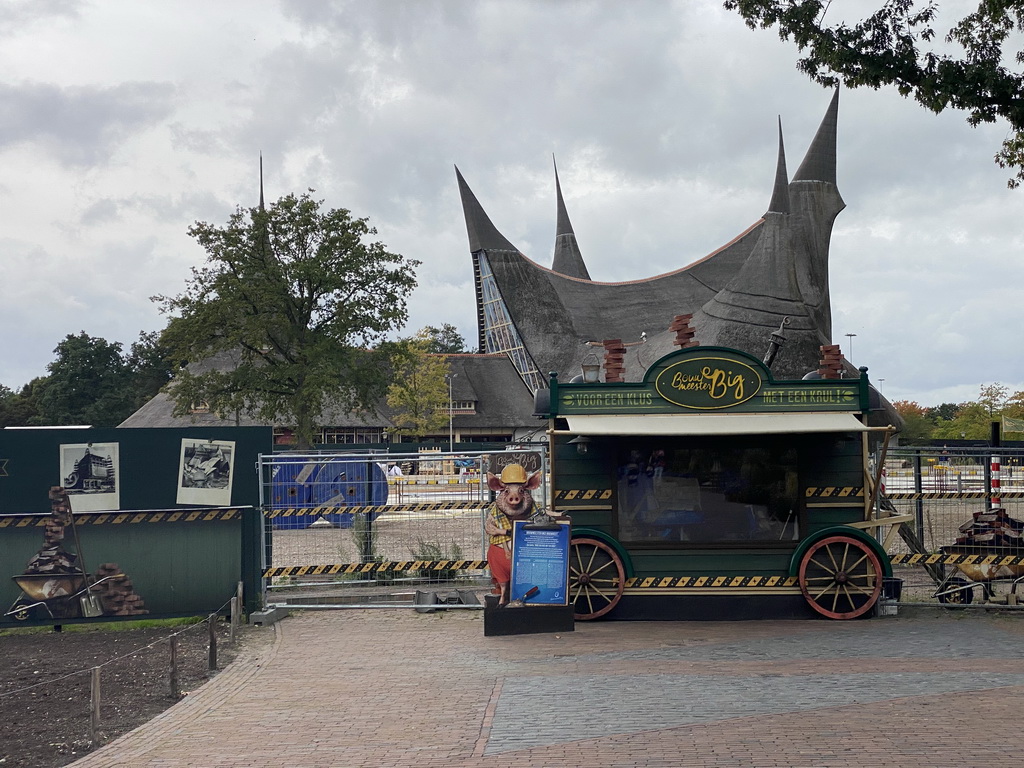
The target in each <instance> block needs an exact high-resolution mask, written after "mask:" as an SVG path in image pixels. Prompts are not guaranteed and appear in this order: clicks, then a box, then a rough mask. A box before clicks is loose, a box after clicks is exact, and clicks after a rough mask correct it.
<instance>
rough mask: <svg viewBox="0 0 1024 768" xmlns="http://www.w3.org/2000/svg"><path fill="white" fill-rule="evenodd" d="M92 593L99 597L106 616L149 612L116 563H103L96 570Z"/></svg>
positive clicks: (139, 614)
mask: <svg viewBox="0 0 1024 768" xmlns="http://www.w3.org/2000/svg"><path fill="white" fill-rule="evenodd" d="M92 594H94V595H96V596H97V597H98V598H99V599H100V603H101V604H102V605H103V613H104V615H106V616H141V615H142V614H144V613H149V611H148V610H147V609H146V604H145V603H144V602H143V600H142V598H141V597H140V596H139V595H138V594H136V592H135V588H134V587H133V586H132V582H131V579H129V578H128V577H127V576H125V575H124V574H123V573H121V569H120V567H119V566H118V565H117V563H103V565H101V566H100V567H99V569H97V571H96V584H95V586H94V587H93V588H92Z"/></svg>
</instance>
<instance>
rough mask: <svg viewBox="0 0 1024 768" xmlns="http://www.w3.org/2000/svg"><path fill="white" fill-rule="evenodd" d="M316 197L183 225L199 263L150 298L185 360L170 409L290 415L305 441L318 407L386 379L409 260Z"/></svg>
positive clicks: (410, 271)
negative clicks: (170, 288) (202, 406)
mask: <svg viewBox="0 0 1024 768" xmlns="http://www.w3.org/2000/svg"><path fill="white" fill-rule="evenodd" d="M310 192H312V190H310ZM321 206H322V201H318V200H315V199H313V197H312V196H311V195H310V194H309V193H306V194H303V195H302V196H300V197H296V196H294V195H288V196H286V197H283V198H281V199H280V200H278V201H277V202H276V203H274V204H272V205H271V206H270V207H269V208H268V209H266V210H264V209H263V208H262V207H260V208H253V209H251V210H248V211H243V210H242V209H239V210H237V211H236V212H235V213H233V214H232V215H231V217H230V218H229V219H228V222H227V224H226V225H225V226H223V227H220V226H215V225H212V224H207V223H204V222H198V223H196V224H195V225H194V226H193V227H191V228H190V229H189V234H190V235H191V236H192V237H194V238H195V239H196V241H197V242H198V243H199V244H200V245H201V246H202V247H203V248H204V249H205V250H206V253H207V257H208V258H207V262H206V265H205V266H204V267H202V268H195V269H193V270H192V277H191V279H190V280H189V281H188V283H187V288H186V290H185V291H184V292H183V293H181V294H180V295H178V296H174V297H166V296H156V297H154V300H155V301H157V302H159V303H160V304H161V307H162V309H163V311H165V312H168V313H170V314H171V315H172V319H171V321H170V322H169V323H168V326H167V329H166V330H165V331H164V334H163V336H162V341H163V342H164V343H165V344H167V346H168V347H169V349H170V356H171V357H172V358H173V359H175V360H177V361H180V362H181V363H191V364H194V365H192V366H190V367H188V368H186V369H184V370H182V371H180V372H179V373H178V374H177V375H176V377H175V381H174V384H173V385H172V386H171V388H170V389H169V390H168V391H169V393H170V395H171V397H172V398H173V399H174V401H175V412H176V413H177V414H185V413H187V412H188V411H189V408H190V406H191V404H192V403H195V402H200V401H204V402H206V403H207V404H208V405H209V406H210V408H211V410H214V411H217V412H220V413H236V412H244V413H248V414H250V415H252V416H253V417H254V418H259V419H262V420H264V421H270V422H277V423H290V424H292V425H294V427H295V434H296V438H297V445H298V447H300V448H308V447H310V446H311V445H312V443H313V437H314V432H315V430H316V428H317V426H318V425H317V421H318V419H319V417H320V414H321V413H322V411H323V409H324V408H325V406H327V405H331V406H334V407H340V408H342V409H344V410H347V411H350V412H351V411H357V410H362V409H366V408H369V407H370V406H371V405H372V404H373V403H374V402H375V400H376V399H377V398H379V394H380V392H382V391H384V390H385V389H386V386H387V380H388V375H389V365H390V357H391V354H392V350H393V344H389V343H386V342H384V341H383V340H384V338H385V336H386V334H387V333H389V332H390V331H393V330H394V329H395V328H396V327H401V325H402V324H403V323H404V322H405V320H406V318H407V310H406V300H407V298H408V296H409V294H410V292H411V291H412V289H413V288H414V287H415V286H416V278H415V274H414V273H415V268H416V267H418V266H419V262H418V261H415V260H413V259H408V258H405V257H403V256H401V255H400V254H396V253H391V252H389V251H388V250H387V249H386V248H385V246H384V245H383V244H382V243H380V242H368V239H369V238H370V237H371V236H373V235H376V234H377V230H376V229H374V228H372V227H371V226H370V225H369V223H368V221H367V219H360V218H354V217H353V216H352V214H351V213H350V212H349V211H347V210H345V209H344V208H335V209H331V210H327V211H325V210H322V208H321ZM375 344H376V346H374V345H375ZM226 358H230V364H227V365H218V364H217V361H218V360H219V359H220V360H223V359H226ZM200 364H201V365H200Z"/></svg>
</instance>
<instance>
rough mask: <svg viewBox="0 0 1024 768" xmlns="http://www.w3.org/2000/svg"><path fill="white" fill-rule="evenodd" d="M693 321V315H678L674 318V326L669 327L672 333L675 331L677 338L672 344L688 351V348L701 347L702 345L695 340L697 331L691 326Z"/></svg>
mask: <svg viewBox="0 0 1024 768" xmlns="http://www.w3.org/2000/svg"><path fill="white" fill-rule="evenodd" d="M691 320H693V315H692V314H689V315H676V316H675V317H673V318H672V324H671V325H669V327H668V329H669V330H670V331H675V334H676V338H675V341H673V342H672V343H673V344H675V345H676V346H677V347H679V348H680V349H686V348H687V347H699V346H700V343H699V342H698V341H697V340H696V339H695V338H693V337H694V334H695V331H694V330H693V327H692V326H691V325H690V321H691Z"/></svg>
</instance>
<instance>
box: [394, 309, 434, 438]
mask: <svg viewBox="0 0 1024 768" xmlns="http://www.w3.org/2000/svg"><path fill="white" fill-rule="evenodd" d="M430 343H431V339H430V334H429V328H425V329H423V330H422V331H420V332H419V334H417V336H416V338H415V339H409V340H406V342H405V350H404V353H403V355H402V356H401V357H399V358H397V359H396V361H395V369H394V375H393V378H392V381H391V384H390V385H389V386H388V390H387V403H388V407H390V408H391V410H392V413H393V415H392V420H393V421H394V423H395V427H396V428H397V429H398V431H399V433H400V434H406V435H410V436H412V437H422V436H423V435H427V434H431V433H433V432H438V431H439V430H441V429H443V428H444V427H445V426H446V425H447V424H448V416H449V415H448V382H447V379H446V376H447V374H448V373H449V368H448V361H447V359H446V358H445V357H444V356H443V355H436V354H432V353H431V352H429V351H428V350H429V349H430Z"/></svg>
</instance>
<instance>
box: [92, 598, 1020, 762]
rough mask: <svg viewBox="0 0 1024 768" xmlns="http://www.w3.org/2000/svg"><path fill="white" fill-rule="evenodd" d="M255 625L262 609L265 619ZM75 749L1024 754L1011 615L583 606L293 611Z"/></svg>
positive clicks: (101, 756) (368, 754) (273, 757)
mask: <svg viewBox="0 0 1024 768" xmlns="http://www.w3.org/2000/svg"><path fill="white" fill-rule="evenodd" d="M268 631H269V630H268ZM273 631H274V632H275V640H274V642H273V644H271V645H268V646H266V647H265V648H264V649H262V650H261V651H260V652H259V653H258V654H256V655H254V656H251V657H249V658H245V659H243V660H242V661H238V662H236V663H234V664H232V665H231V666H230V667H229V668H228V669H227V670H226V671H224V672H222V673H221V674H220V675H218V676H217V677H215V678H214V679H213V680H212V681H211V682H210V683H208V684H207V685H206V686H204V687H203V688H201V689H199V690H198V691H195V692H193V693H192V694H191V695H190V696H188V697H187V698H186V699H184V700H183V701H182V702H181V703H180V704H178V705H176V706H175V707H173V708H172V709H170V710H168V711H167V712H165V713H164V714H163V715H161V716H160V717H158V718H156V719H155V720H153V721H152V722H150V723H148V724H147V725H145V726H143V727H142V728H140V729H138V730H137V731H134V732H132V733H130V734H127V735H125V736H123V737H121V738H120V739H118V740H117V741H114V742H112V743H110V744H108V745H106V746H105V747H103V748H102V749H100V750H98V751H97V752H95V753H93V754H91V755H89V756H87V757H85V758H83V759H81V760H79V761H77V762H75V763H74V764H73V766H74V768H122V767H126V766H131V767H133V768H134V767H138V768H142V767H147V768H149V767H152V768H177V767H179V766H182V767H184V766H190V767H199V768H257V767H260V766H268V767H269V766H287V767H288V768H328V767H338V768H341V767H345V768H347V767H349V766H352V767H359V766H373V767H374V768H377V767H388V768H407V767H411V766H419V767H423V766H465V767H466V768H510V767H511V766H517V767H519V768H524V767H525V768H534V767H538V768H541V767H544V766H552V767H553V766H588V768H590V767H592V766H593V767H596V766H609V767H619V766H622V767H623V768H626V767H627V766H679V767H689V766H700V767H702V768H704V767H709V766H715V767H722V766H764V767H765V768H768V767H769V766H789V767H790V768H800V767H802V766H828V767H831V766H899V767H900V768H914V767H916V766H921V767H922V768H923V767H924V766H928V767H929V768H933V767H934V766H958V767H962V766H977V765H983V764H987V763H999V764H1009V763H1012V762H1015V761H1018V760H1020V759H1022V758H1024V724H1022V719H1021V714H1020V713H1021V712H1022V711H1024V652H1022V649H1024V616H1018V615H1016V614H1015V615H1011V616H990V615H977V614H975V615H963V614H946V613H941V612H938V611H935V612H932V611H920V612H917V613H914V614H908V615H901V616H899V617H894V618H878V619H873V620H870V621H857V622H828V621H793V622H777V621H761V622H709V623H704V622H694V623H667V622H666V623H634V622H614V623H613V622H604V623H599V622H592V623H584V624H579V625H577V630H576V631H575V632H569V633H564V634H561V635H521V636H517V637H491V638H485V637H484V636H483V617H482V615H481V614H479V613H475V612H469V611H450V612H439V613H435V614H418V613H416V612H414V611H409V610H406V611H402V612H390V611H387V612H385V611H340V612H317V613H308V614H299V615H294V616H292V617H290V618H288V619H286V620H285V621H283V622H282V623H281V624H279V625H277V626H276V628H275V629H274V630H273Z"/></svg>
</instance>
